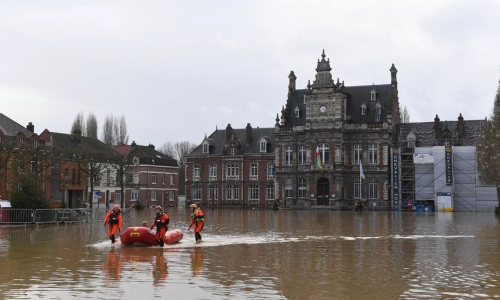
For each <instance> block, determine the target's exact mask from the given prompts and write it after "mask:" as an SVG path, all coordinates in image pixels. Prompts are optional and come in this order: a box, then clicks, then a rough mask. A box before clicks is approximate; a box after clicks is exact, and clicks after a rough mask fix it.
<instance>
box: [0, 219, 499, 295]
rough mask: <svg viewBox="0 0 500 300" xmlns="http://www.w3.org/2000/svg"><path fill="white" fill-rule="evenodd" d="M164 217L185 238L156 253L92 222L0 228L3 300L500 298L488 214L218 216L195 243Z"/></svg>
mask: <svg viewBox="0 0 500 300" xmlns="http://www.w3.org/2000/svg"><path fill="white" fill-rule="evenodd" d="M150 213H151V212H149V211H147V210H145V211H143V212H137V213H136V214H135V218H131V217H128V218H126V219H125V220H124V223H125V224H124V228H126V227H128V226H136V225H137V224H140V223H141V222H142V220H145V219H150V215H149V214H150ZM168 214H169V216H170V218H171V226H170V227H171V228H181V229H182V230H183V231H184V233H185V234H186V235H185V237H184V239H183V240H182V241H181V243H179V244H176V245H169V246H166V247H165V248H160V247H126V246H123V245H121V244H120V243H117V244H114V245H112V244H111V243H110V242H109V239H107V236H106V232H104V231H103V229H102V223H101V222H94V223H88V224H72V225H63V226H39V227H36V226H28V227H0V266H1V272H0V299H57V298H59V299H69V298H74V299H124V300H125V299H152V298H155V297H164V296H165V295H166V294H165V293H166V291H168V296H169V297H170V298H173V299H415V298H428V299H439V298H441V299H443V298H447V299H449V298H451V299H459V298H481V297H482V298H498V297H500V287H498V280H499V279H500V258H499V256H498V252H499V250H500V246H499V242H498V236H499V234H500V230H499V222H498V219H496V218H495V217H494V216H492V215H488V214H477V215H476V214H457V213H455V214H417V213H414V214H406V213H404V214H387V213H371V212H369V213H367V212H363V213H350V212H330V211H328V212H326V211H279V212H272V211H264V210H260V211H257V210H255V211H249V210H216V211H214V212H211V213H209V217H206V220H207V222H206V225H205V228H204V236H203V242H202V243H199V244H196V243H195V240H194V238H193V236H192V235H191V234H189V233H187V224H189V212H188V211H186V210H171V211H169V212H168ZM131 215H132V214H131ZM167 289H168V290H167Z"/></svg>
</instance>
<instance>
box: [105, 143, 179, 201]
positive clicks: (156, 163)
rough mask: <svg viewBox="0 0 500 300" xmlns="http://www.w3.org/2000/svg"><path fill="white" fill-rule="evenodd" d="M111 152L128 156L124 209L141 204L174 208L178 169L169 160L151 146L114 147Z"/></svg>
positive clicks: (170, 159) (169, 158)
mask: <svg viewBox="0 0 500 300" xmlns="http://www.w3.org/2000/svg"><path fill="white" fill-rule="evenodd" d="M115 150H116V151H117V152H119V153H121V154H123V155H130V156H131V157H132V161H133V163H134V167H133V169H132V171H131V172H130V173H129V174H128V175H127V176H131V177H133V178H131V179H132V180H130V182H132V184H129V185H128V186H127V187H126V188H125V206H126V207H128V206H130V205H132V204H133V203H141V204H142V205H144V206H156V205H161V206H162V207H165V206H177V201H178V196H179V189H178V186H179V166H178V164H177V161H176V160H175V159H173V158H172V157H170V156H168V155H165V154H163V153H161V152H159V151H157V150H155V146H154V145H151V144H149V145H148V146H141V145H137V144H136V143H135V142H132V144H131V145H120V146H116V147H115Z"/></svg>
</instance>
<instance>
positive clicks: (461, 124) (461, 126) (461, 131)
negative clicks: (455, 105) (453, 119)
mask: <svg viewBox="0 0 500 300" xmlns="http://www.w3.org/2000/svg"><path fill="white" fill-rule="evenodd" d="M457 129H458V138H459V139H462V138H463V137H464V133H465V132H464V131H465V128H464V117H462V114H461V113H460V116H458V125H457Z"/></svg>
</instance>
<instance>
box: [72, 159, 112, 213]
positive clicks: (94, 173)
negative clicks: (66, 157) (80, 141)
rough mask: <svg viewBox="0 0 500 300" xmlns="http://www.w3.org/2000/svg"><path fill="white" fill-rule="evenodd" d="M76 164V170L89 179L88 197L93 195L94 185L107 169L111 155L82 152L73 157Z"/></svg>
mask: <svg viewBox="0 0 500 300" xmlns="http://www.w3.org/2000/svg"><path fill="white" fill-rule="evenodd" d="M73 158H74V160H75V161H76V162H77V163H78V168H79V170H81V171H82V172H83V173H84V174H85V175H86V176H87V178H88V179H89V182H88V184H89V187H90V195H91V197H92V196H93V195H94V184H95V183H96V182H99V181H100V178H101V177H102V176H103V174H104V172H105V170H106V169H107V168H108V167H109V165H110V161H111V155H110V154H107V153H94V152H83V153H78V154H74V155H73ZM108 201H109V199H108V198H106V208H108V206H109V202H108ZM92 205H93V199H90V208H92Z"/></svg>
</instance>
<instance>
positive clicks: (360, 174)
mask: <svg viewBox="0 0 500 300" xmlns="http://www.w3.org/2000/svg"><path fill="white" fill-rule="evenodd" d="M359 177H361V178H363V179H365V173H364V172H363V165H362V164H361V160H359Z"/></svg>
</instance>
